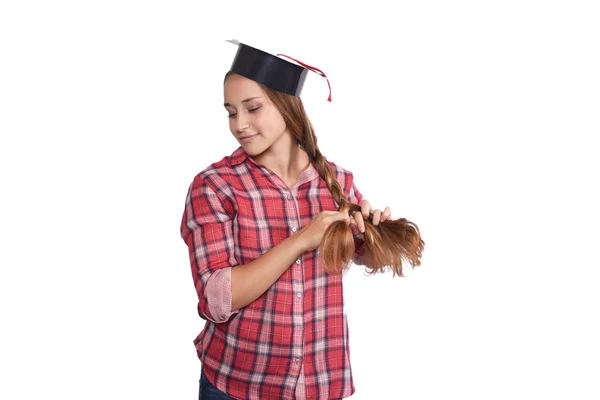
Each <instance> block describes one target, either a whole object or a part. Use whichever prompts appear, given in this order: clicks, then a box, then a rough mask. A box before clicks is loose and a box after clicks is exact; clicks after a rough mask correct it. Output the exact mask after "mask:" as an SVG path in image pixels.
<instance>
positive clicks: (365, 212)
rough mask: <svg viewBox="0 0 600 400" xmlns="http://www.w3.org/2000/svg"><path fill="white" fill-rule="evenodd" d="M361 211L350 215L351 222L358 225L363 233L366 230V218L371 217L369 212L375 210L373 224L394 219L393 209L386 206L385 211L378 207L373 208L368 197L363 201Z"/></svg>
mask: <svg viewBox="0 0 600 400" xmlns="http://www.w3.org/2000/svg"><path fill="white" fill-rule="evenodd" d="M360 206H361V211H360V212H358V211H355V212H354V213H353V216H352V217H350V223H351V224H353V225H356V227H357V228H358V230H359V231H360V232H361V233H364V232H365V219H368V218H369V213H370V212H371V211H372V212H373V219H372V221H371V222H372V223H373V225H375V226H377V225H379V223H380V222H383V221H386V220H389V219H392V210H391V209H390V208H389V207H386V208H385V209H384V210H383V211H381V210H378V209H372V208H371V203H370V202H369V200H367V199H363V201H362V203H361V205H360Z"/></svg>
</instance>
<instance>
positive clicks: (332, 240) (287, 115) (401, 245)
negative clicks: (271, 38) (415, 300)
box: [259, 84, 425, 276]
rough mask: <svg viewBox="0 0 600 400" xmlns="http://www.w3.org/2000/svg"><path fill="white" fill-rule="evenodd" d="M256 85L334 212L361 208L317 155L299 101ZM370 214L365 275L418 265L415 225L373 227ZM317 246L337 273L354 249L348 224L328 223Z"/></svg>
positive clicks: (418, 238) (401, 223) (398, 221)
mask: <svg viewBox="0 0 600 400" xmlns="http://www.w3.org/2000/svg"><path fill="white" fill-rule="evenodd" d="M259 86H260V87H261V89H262V90H263V91H264V92H265V93H266V94H267V96H268V97H269V99H270V100H271V101H272V102H273V103H274V104H275V106H276V107H277V108H278V109H279V111H280V112H281V115H282V117H283V119H284V121H285V123H286V126H287V128H288V130H289V131H290V132H291V134H292V135H293V136H294V137H295V139H296V141H297V142H298V144H299V145H300V146H301V147H302V148H303V149H304V150H305V151H306V153H307V154H308V155H309V157H310V160H311V162H312V163H313V165H314V167H315V169H316V170H317V171H318V172H319V175H320V176H321V178H322V179H323V180H324V181H325V184H326V185H327V189H329V191H330V192H331V195H332V196H333V198H334V200H335V201H336V202H337V204H338V205H339V208H338V211H342V212H347V213H351V212H354V211H361V206H360V205H359V204H353V203H350V201H349V200H348V199H347V198H346V196H345V195H344V191H343V189H342V186H341V185H340V183H339V182H338V180H337V178H336V176H335V171H334V170H333V168H332V167H331V165H330V164H329V163H328V162H327V160H325V157H323V155H322V154H321V151H320V150H319V147H318V146H317V137H316V135H315V134H314V130H313V127H312V124H311V122H310V120H309V119H308V116H307V115H306V111H305V109H304V105H303V104H302V100H301V99H300V98H299V97H296V96H292V95H288V94H285V93H282V92H278V91H276V90H272V89H270V88H268V87H266V86H264V85H260V84H259ZM372 217H373V215H372V214H371V215H370V216H369V218H367V219H366V220H365V221H364V222H365V232H364V234H363V236H364V245H365V251H366V252H368V253H369V255H370V257H371V262H370V263H369V265H368V266H367V268H370V269H371V271H370V272H369V274H374V273H376V272H385V268H386V266H390V267H391V269H392V271H393V273H394V276H395V275H396V274H398V275H399V276H403V275H402V261H403V260H404V261H405V262H406V261H407V262H409V263H410V264H411V265H412V267H413V268H414V267H415V266H418V265H421V260H420V259H421V254H422V251H423V247H424V245H425V242H423V240H422V239H421V234H420V232H419V228H418V227H417V225H415V224H414V223H412V222H410V221H408V220H407V219H406V218H399V219H395V220H386V221H383V222H381V223H380V224H378V225H377V226H375V225H373V222H372ZM320 248H321V257H322V259H323V266H324V268H325V270H326V271H327V272H331V273H341V272H342V271H343V270H344V269H346V268H347V267H348V266H349V263H350V261H351V260H352V257H353V255H354V253H355V251H356V249H355V242H354V235H353V233H352V229H351V227H350V225H349V224H347V223H346V222H344V221H336V222H334V223H332V224H331V225H330V226H329V228H328V229H327V231H326V232H325V233H324V234H323V238H322V240H321V244H320Z"/></svg>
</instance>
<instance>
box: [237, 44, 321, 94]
mask: <svg viewBox="0 0 600 400" xmlns="http://www.w3.org/2000/svg"><path fill="white" fill-rule="evenodd" d="M228 42H230V43H233V44H237V45H238V50H237V53H236V54H235V58H234V59H233V63H232V64H231V69H230V71H231V72H234V73H236V74H238V75H241V76H244V77H246V78H248V79H252V80H253V81H255V82H258V83H261V84H263V85H265V86H267V87H269V88H271V89H274V90H277V91H280V92H283V93H287V94H291V95H293V96H300V93H302V87H303V86H304V81H305V80H306V75H307V74H308V71H309V70H310V71H314V72H317V73H318V74H320V75H321V76H323V77H324V78H325V79H327V77H326V76H325V74H324V73H323V72H322V71H321V70H319V69H317V68H314V67H311V66H310V65H306V64H304V63H302V62H300V61H298V60H295V59H293V58H291V57H288V56H286V55H284V54H278V55H277V56H280V55H281V56H284V57H288V58H290V59H292V60H294V61H296V62H297V63H299V64H301V65H297V64H294V63H291V62H289V61H286V60H284V59H283V58H280V57H277V56H274V55H272V54H269V53H267V52H264V51H262V50H259V49H256V48H254V47H251V46H248V45H246V44H243V43H240V42H238V41H237V40H228ZM327 84H328V85H329V79H327ZM328 100H329V101H331V86H329V99H328Z"/></svg>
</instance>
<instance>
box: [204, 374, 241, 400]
mask: <svg viewBox="0 0 600 400" xmlns="http://www.w3.org/2000/svg"><path fill="white" fill-rule="evenodd" d="M198 400H235V399H234V398H233V397H231V396H229V395H228V394H227V393H225V392H222V391H220V390H219V389H217V388H216V387H215V386H214V385H213V384H212V383H210V381H209V380H208V378H207V377H206V375H205V374H204V369H202V373H201V374H200V390H199V393H198Z"/></svg>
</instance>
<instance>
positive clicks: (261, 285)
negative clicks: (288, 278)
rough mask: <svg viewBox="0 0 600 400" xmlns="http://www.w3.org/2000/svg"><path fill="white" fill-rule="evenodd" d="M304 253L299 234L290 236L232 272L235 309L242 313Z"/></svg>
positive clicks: (232, 307) (236, 267) (232, 296)
mask: <svg viewBox="0 0 600 400" xmlns="http://www.w3.org/2000/svg"><path fill="white" fill-rule="evenodd" d="M303 252H304V249H303V244H302V242H301V241H300V239H299V236H298V235H293V236H290V237H288V238H286V239H284V240H283V241H281V242H280V243H279V244H277V245H276V246H274V247H273V248H271V249H270V250H268V251H267V252H266V253H264V254H263V255H262V256H260V257H259V258H257V259H256V260H254V261H251V262H249V263H248V264H243V265H238V266H235V267H233V268H232V269H231V298H232V300H231V309H232V310H238V309H240V308H242V307H245V306H247V305H248V304H250V303H252V302H253V301H254V300H256V299H257V298H258V297H260V296H261V295H262V294H263V293H264V292H266V291H267V290H268V289H269V288H270V287H271V286H272V285H273V284H274V283H275V282H276V281H277V279H279V277H280V276H281V275H282V274H283V273H284V272H285V271H286V270H287V269H288V268H289V266H290V265H291V264H292V263H293V262H294V261H295V260H296V259H297V258H298V257H299V256H300V255H301V254H302V253H303Z"/></svg>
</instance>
